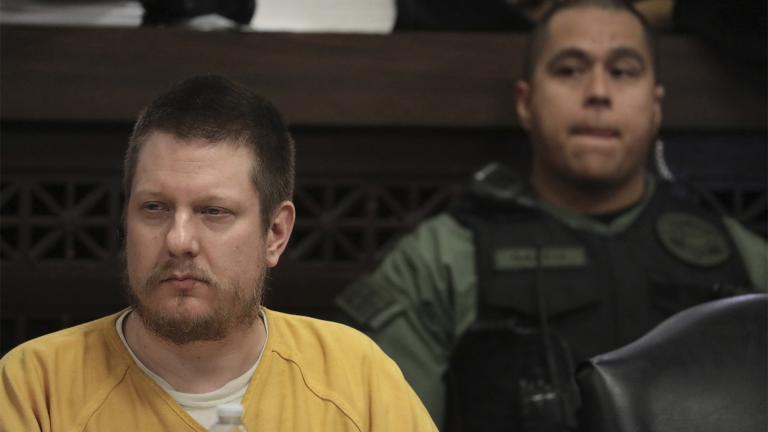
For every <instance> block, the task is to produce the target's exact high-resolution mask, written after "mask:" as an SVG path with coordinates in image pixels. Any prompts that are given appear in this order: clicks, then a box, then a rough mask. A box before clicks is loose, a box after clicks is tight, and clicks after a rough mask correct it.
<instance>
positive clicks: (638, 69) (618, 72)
mask: <svg viewBox="0 0 768 432" xmlns="http://www.w3.org/2000/svg"><path fill="white" fill-rule="evenodd" d="M608 71H609V73H610V74H611V77H613V78H615V79H626V78H637V77H639V76H640V75H641V74H642V73H643V66H642V65H641V64H640V63H638V62H637V61H634V60H624V61H620V62H618V63H616V64H614V65H613V66H611V67H610V68H609V70H608Z"/></svg>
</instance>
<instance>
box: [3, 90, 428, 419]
mask: <svg viewBox="0 0 768 432" xmlns="http://www.w3.org/2000/svg"><path fill="white" fill-rule="evenodd" d="M293 181H294V145H293V141H292V139H291V137H290V135H289V133H288V130H287V128H286V126H285V124H284V122H283V120H282V117H281V115H280V114H279V113H278V111H277V110H276V109H275V108H274V107H273V106H272V105H271V104H270V103H269V102H268V101H266V100H264V99H262V98H261V97H259V96H258V95H256V94H255V93H253V92H252V91H250V90H249V89H247V88H244V87H242V86H240V85H238V84H236V83H233V82H231V81H229V80H227V79H224V78H222V77H217V76H202V77H194V78H190V79H188V80H186V81H183V82H181V83H179V84H178V85H176V86H175V87H173V88H172V89H170V90H169V91H168V92H166V93H165V94H163V95H161V96H160V97H158V98H157V99H155V100H154V101H153V102H152V103H151V104H150V105H149V106H148V107H147V108H146V109H145V110H144V111H143V112H142V114H141V115H140V117H139V119H138V121H137V122H136V125H135V128H134V131H133V135H132V136H131V139H130V143H129V146H128V150H127V153H126V158H125V177H124V187H125V197H126V206H125V212H124V219H125V228H126V249H125V255H126V280H127V285H128V291H129V293H130V297H131V300H132V307H130V308H128V309H126V310H123V311H121V312H118V313H116V314H114V315H111V316H108V317H105V318H102V319H99V320H96V321H93V322H90V323H86V324H83V325H80V326H76V327H73V328H69V329H65V330H63V331H59V332H56V333H53V334H50V335H47V336H43V337H41V338H38V339H35V340H32V341H29V342H27V343H25V344H23V345H21V346H19V347H17V348H16V349H14V350H12V351H11V352H9V353H8V354H7V355H6V356H5V357H3V358H2V360H0V430H2V431H8V432H11V431H13V432H16V431H19V432H21V431H24V432H29V431H66V432H76V431H77V432H79V431H142V432H151V431H205V430H207V428H209V427H210V426H211V425H212V424H213V423H214V422H215V421H216V407H217V406H218V405H220V404H224V403H232V402H234V403H241V404H242V405H243V406H244V414H243V421H244V424H245V426H246V427H247V429H248V430H250V431H257V432H258V431H333V432H338V431H390V430H391V431H394V430H397V431H431V430H435V426H434V424H433V423H432V421H431V419H430V417H429V414H428V413H427V411H426V410H425V408H424V406H423V405H422V403H421V402H420V401H419V398H418V397H417V396H416V394H415V393H414V392H413V390H412V389H411V388H410V387H409V385H408V384H407V383H406V381H405V380H404V378H403V376H402V374H401V372H400V370H399V369H398V367H397V366H396V365H395V364H394V363H393V362H392V360H390V359H389V358H388V357H387V356H386V355H385V354H383V352H382V351H381V350H380V349H379V348H378V347H377V346H376V345H375V344H374V343H373V342H372V341H371V340H370V339H368V338H367V337H365V336H363V335H362V334H361V333H358V332H357V331H355V330H353V329H351V328H349V327H345V326H342V325H339V324H335V323H330V322H323V321H319V320H314V319H311V318H306V317H300V316H291V315H286V314H282V313H278V312H275V311H271V310H268V309H266V308H263V307H262V306H261V299H262V293H263V288H264V280H265V276H266V274H267V271H268V269H269V268H271V267H274V266H276V265H277V263H278V259H279V258H280V255H281V253H282V252H283V250H284V249H285V247H286V244H287V242H288V239H289V237H290V234H291V230H292V228H293V224H294V220H295V208H294V205H293V204H292V202H291V201H290V199H291V196H292V193H293Z"/></svg>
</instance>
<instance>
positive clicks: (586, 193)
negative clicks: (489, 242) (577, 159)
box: [531, 171, 646, 215]
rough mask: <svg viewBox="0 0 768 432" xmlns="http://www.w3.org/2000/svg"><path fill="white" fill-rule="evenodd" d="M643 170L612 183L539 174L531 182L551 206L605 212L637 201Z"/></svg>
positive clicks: (639, 196) (587, 212)
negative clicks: (577, 181)
mask: <svg viewBox="0 0 768 432" xmlns="http://www.w3.org/2000/svg"><path fill="white" fill-rule="evenodd" d="M645 180H646V177H645V173H644V172H643V173H641V174H640V175H637V176H634V177H632V178H631V179H629V180H628V181H626V182H620V183H615V184H611V185H607V184H606V185H585V184H578V183H575V182H570V181H563V180H561V179H557V178H554V177H553V176H543V175H538V174H537V173H536V172H535V171H534V173H533V174H532V176H531V183H532V185H533V187H534V189H535V190H536V194H537V195H538V197H539V198H540V199H541V200H543V201H546V202H548V203H550V204H552V205H554V206H557V207H560V208H564V209H568V210H571V211H574V212H577V213H582V214H589V215H594V214H606V213H611V212H615V211H619V210H621V209H626V208H628V207H630V206H632V205H634V204H636V203H637V202H639V201H640V200H641V199H642V197H643V194H644V193H645Z"/></svg>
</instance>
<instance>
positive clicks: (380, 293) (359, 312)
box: [336, 282, 404, 330]
mask: <svg viewBox="0 0 768 432" xmlns="http://www.w3.org/2000/svg"><path fill="white" fill-rule="evenodd" d="M336 304H337V305H339V307H340V308H341V309H342V310H344V312H346V313H347V314H348V315H349V316H350V317H351V318H352V319H354V320H355V321H356V322H357V323H358V324H360V325H364V326H366V327H368V328H370V329H372V330H376V329H378V328H379V327H381V326H382V325H383V324H385V323H386V322H387V321H389V319H390V318H392V317H393V316H395V315H397V314H398V313H399V312H400V311H402V310H403V309H404V307H403V305H401V304H400V303H398V302H397V299H396V298H395V296H394V295H393V294H392V293H391V292H389V291H387V290H385V289H382V288H380V287H377V286H376V285H373V284H370V283H364V282H357V283H354V284H352V285H351V286H349V287H348V288H347V289H345V290H344V292H342V294H341V295H340V296H339V297H338V298H337V299H336Z"/></svg>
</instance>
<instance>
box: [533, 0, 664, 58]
mask: <svg viewBox="0 0 768 432" xmlns="http://www.w3.org/2000/svg"><path fill="white" fill-rule="evenodd" d="M574 49H575V50H581V51H584V52H585V53H587V54H594V55H607V54H610V53H611V52H613V51H616V50H624V51H626V50H634V51H637V53H638V54H640V55H641V56H642V57H644V58H646V59H647V60H648V61H649V62H650V47H649V46H648V41H647V39H646V37H645V32H644V30H643V25H642V24H641V23H640V20H639V19H638V18H637V17H636V16H634V15H632V14H631V13H630V12H628V11H626V10H621V9H604V8H598V7H590V6H585V7H577V8H571V9H566V10H563V11H562V12H560V13H558V14H556V15H555V16H554V17H552V19H551V21H550V22H549V25H548V28H547V37H546V40H545V42H544V45H543V47H542V56H541V60H545V61H546V59H547V58H550V57H552V56H555V55H557V54H558V53H559V52H560V51H562V50H574Z"/></svg>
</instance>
